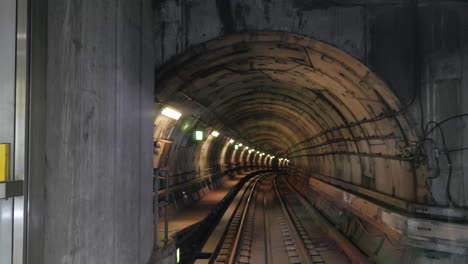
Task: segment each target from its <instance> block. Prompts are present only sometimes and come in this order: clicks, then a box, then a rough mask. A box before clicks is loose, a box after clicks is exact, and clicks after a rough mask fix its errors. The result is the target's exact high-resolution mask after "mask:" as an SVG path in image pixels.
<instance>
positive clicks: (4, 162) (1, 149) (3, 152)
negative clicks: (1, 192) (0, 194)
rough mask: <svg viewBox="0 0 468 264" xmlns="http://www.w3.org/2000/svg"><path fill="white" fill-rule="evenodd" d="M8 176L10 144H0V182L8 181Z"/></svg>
mask: <svg viewBox="0 0 468 264" xmlns="http://www.w3.org/2000/svg"><path fill="white" fill-rule="evenodd" d="M9 174H10V144H0V182H3V181H8V180H9V178H10V177H9Z"/></svg>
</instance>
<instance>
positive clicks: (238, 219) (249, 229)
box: [195, 173, 352, 264]
mask: <svg viewBox="0 0 468 264" xmlns="http://www.w3.org/2000/svg"><path fill="white" fill-rule="evenodd" d="M312 218H313V216H311V215H310V214H308V213H307V210H304V205H303V204H302V203H301V201H300V199H299V198H298V194H297V193H295V191H294V190H292V189H290V188H289V187H288V186H287V185H286V184H285V183H284V182H283V181H281V179H280V177H279V176H278V175H277V174H276V173H265V174H262V175H258V176H257V177H255V178H253V179H251V180H250V182H249V183H248V185H247V187H246V188H245V190H244V192H243V194H242V197H241V198H240V199H239V200H238V202H237V205H236V207H235V209H234V210H233V213H232V215H231V218H230V220H229V222H228V223H227V224H226V227H225V229H224V232H222V235H219V234H218V235H217V237H211V238H210V239H211V241H217V246H216V249H215V250H214V252H213V253H212V254H211V258H210V259H207V260H199V261H197V262H195V263H196V264H201V263H215V264H216V263H226V264H249V263H254V264H261V263H265V264H287V263H291V264H296V263H304V264H312V263H352V261H351V260H350V258H348V256H347V255H346V254H345V253H344V251H343V250H342V249H341V248H340V247H339V246H338V245H337V244H336V243H335V241H334V240H333V239H331V238H330V237H329V236H328V233H327V232H325V231H324V230H322V228H320V226H318V225H317V224H316V223H314V219H312Z"/></svg>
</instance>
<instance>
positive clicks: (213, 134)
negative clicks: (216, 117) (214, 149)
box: [211, 130, 219, 137]
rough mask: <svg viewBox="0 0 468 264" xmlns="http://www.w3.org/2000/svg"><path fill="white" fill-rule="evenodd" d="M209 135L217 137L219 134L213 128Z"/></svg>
mask: <svg viewBox="0 0 468 264" xmlns="http://www.w3.org/2000/svg"><path fill="white" fill-rule="evenodd" d="M211 135H212V136H213V137H217V136H219V132H218V131H216V130H214V131H213V132H211Z"/></svg>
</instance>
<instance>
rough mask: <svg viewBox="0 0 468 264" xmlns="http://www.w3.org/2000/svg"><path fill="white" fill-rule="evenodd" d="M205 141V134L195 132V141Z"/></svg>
mask: <svg viewBox="0 0 468 264" xmlns="http://www.w3.org/2000/svg"><path fill="white" fill-rule="evenodd" d="M204 139H205V133H204V132H203V131H202V130H197V131H195V140H197V141H201V140H204Z"/></svg>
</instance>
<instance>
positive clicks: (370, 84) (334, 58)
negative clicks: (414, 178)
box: [156, 32, 405, 153]
mask: <svg viewBox="0 0 468 264" xmlns="http://www.w3.org/2000/svg"><path fill="white" fill-rule="evenodd" d="M156 83H157V88H156V96H157V100H158V101H160V102H162V103H164V104H169V105H175V106H177V107H179V108H182V109H186V110H187V111H188V112H190V113H193V114H194V115H195V116H201V118H202V119H203V120H205V121H206V122H208V123H209V124H211V125H213V126H214V127H216V128H218V129H221V130H223V127H224V128H226V127H229V128H230V129H234V130H235V131H236V132H237V133H238V134H239V135H242V137H243V138H244V139H245V140H247V141H249V142H250V143H252V144H255V145H257V146H260V145H261V146H262V147H265V148H269V149H265V151H275V152H277V153H278V152H279V153H289V152H291V151H293V150H294V149H296V148H300V146H298V143H300V142H303V141H306V140H307V139H310V138H312V137H313V136H315V135H319V134H321V133H323V132H324V131H330V130H333V129H335V128H337V127H340V126H343V125H347V124H350V123H353V122H359V121H362V120H371V119H376V118H379V117H381V116H383V115H387V114H391V113H393V112H396V111H398V109H399V102H398V100H397V98H396V97H395V96H394V94H393V93H392V91H391V90H390V89H389V88H388V87H387V86H386V84H385V83H384V82H382V81H381V80H380V79H379V78H378V77H377V76H376V75H375V74H374V73H372V72H371V71H370V70H369V69H368V68H367V67H366V66H364V65H363V64H361V63H360V62H359V61H357V60H356V59H354V58H353V57H351V56H350V55H348V54H346V53H344V52H342V51H340V50H338V49H336V48H334V47H332V46H330V45H327V44H325V43H322V42H319V41H316V40H313V39H310V38H306V37H303V36H299V35H295V34H288V33H281V32H261V33H254V34H252V33H250V34H237V35H231V36H228V37H224V38H219V39H215V40H212V41H209V42H207V43H205V44H203V45H199V46H196V47H193V48H192V49H191V50H190V51H188V52H186V53H184V54H182V55H180V56H179V57H177V58H175V59H174V60H172V62H171V63H169V65H166V66H165V67H163V68H162V69H161V71H159V73H158V76H157V82H156ZM188 102H189V103H188ZM187 103H188V104H187ZM193 107H195V108H196V109H197V110H193V109H190V108H193ZM401 121H402V120H400V119H398V118H396V119H394V122H393V123H395V122H396V123H401ZM392 125H395V124H392ZM402 129H403V130H404V129H405V127H404V126H402ZM402 129H397V130H396V131H391V133H392V134H393V135H394V136H400V137H402V138H404V136H403V134H405V133H403V132H402ZM353 130H354V131H344V130H337V131H336V133H338V134H342V135H340V136H342V137H366V136H370V135H376V134H377V135H379V136H384V135H386V133H385V131H380V130H381V129H380V128H379V127H378V126H377V125H376V124H375V123H374V124H372V123H367V125H366V127H361V128H354V129H353ZM367 130H373V132H372V133H370V134H369V133H367ZM383 130H386V129H383ZM345 133H346V134H347V135H344V134H345ZM299 145H300V144H299Z"/></svg>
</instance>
